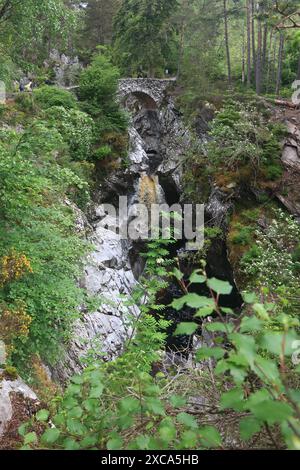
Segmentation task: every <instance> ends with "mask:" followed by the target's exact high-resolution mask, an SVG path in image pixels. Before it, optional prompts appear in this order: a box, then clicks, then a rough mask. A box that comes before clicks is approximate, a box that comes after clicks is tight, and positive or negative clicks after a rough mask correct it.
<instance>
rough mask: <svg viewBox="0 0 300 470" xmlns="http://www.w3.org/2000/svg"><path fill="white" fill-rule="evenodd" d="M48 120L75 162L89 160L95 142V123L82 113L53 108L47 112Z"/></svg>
mask: <svg viewBox="0 0 300 470" xmlns="http://www.w3.org/2000/svg"><path fill="white" fill-rule="evenodd" d="M47 118H48V120H49V121H50V123H52V124H53V125H54V126H56V128H57V129H58V130H59V132H60V133H61V135H62V136H63V138H64V140H65V141H66V142H67V143H68V145H69V148H70V156H71V158H72V159H73V160H78V161H82V160H87V159H88V158H89V157H90V154H91V151H92V144H93V141H94V122H93V120H92V119H91V118H90V117H89V116H88V115H87V114H86V113H83V112H82V111H79V110H77V109H69V110H68V109H65V108H64V107H63V106H53V107H52V108H51V109H49V110H47Z"/></svg>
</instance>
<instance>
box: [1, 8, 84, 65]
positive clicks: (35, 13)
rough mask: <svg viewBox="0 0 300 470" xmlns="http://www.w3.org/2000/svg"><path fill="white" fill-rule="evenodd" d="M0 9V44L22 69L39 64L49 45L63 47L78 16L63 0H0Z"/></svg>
mask: <svg viewBox="0 0 300 470" xmlns="http://www.w3.org/2000/svg"><path fill="white" fill-rule="evenodd" d="M0 12H1V28H0V39H1V44H3V45H4V49H5V50H6V51H9V56H10V57H11V58H12V60H13V61H14V62H15V63H17V64H18V65H20V66H21V67H22V68H23V70H32V69H34V67H35V66H38V65H42V64H43V61H44V60H45V59H48V55H49V48H50V47H51V48H55V47H60V49H64V48H65V47H67V45H68V39H70V31H72V30H76V28H77V24H78V23H77V22H78V16H79V15H78V10H76V9H74V8H72V7H71V5H69V6H67V4H66V2H64V1H63V0H39V1H38V2H37V1H36V0H27V1H26V2H20V1H17V0H1V1H0Z"/></svg>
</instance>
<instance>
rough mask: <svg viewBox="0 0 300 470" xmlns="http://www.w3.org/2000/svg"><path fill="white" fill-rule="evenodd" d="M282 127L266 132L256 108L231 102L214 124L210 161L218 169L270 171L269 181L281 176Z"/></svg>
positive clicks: (261, 117) (268, 173)
mask: <svg viewBox="0 0 300 470" xmlns="http://www.w3.org/2000/svg"><path fill="white" fill-rule="evenodd" d="M282 132H283V131H282V128H280V129H279V128H278V127H276V128H274V127H273V128H272V126H270V127H269V128H267V129H266V125H265V122H264V118H263V115H262V113H260V112H259V111H258V110H257V109H256V108H255V107H254V106H252V105H247V104H244V103H239V102H230V101H229V102H228V103H226V104H225V105H224V107H223V109H222V110H221V111H220V112H219V113H217V116H216V118H215V120H214V121H213V125H212V131H211V132H210V136H211V138H212V141H211V142H210V143H209V144H208V159H209V161H210V162H212V163H213V164H214V165H215V166H216V167H218V166H219V167H221V166H224V167H225V168H227V169H229V170H231V171H232V170H236V169H237V168H241V167H243V166H245V165H250V168H252V169H255V170H256V171H257V170H259V169H260V170H261V171H265V172H266V178H268V179H271V180H273V179H276V178H278V177H280V176H281V174H282V170H281V168H282V167H281V165H280V153H281V146H280V139H281V138H282Z"/></svg>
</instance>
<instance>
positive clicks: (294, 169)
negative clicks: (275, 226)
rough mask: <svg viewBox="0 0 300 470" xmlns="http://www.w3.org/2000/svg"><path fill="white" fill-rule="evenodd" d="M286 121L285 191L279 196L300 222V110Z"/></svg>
mask: <svg viewBox="0 0 300 470" xmlns="http://www.w3.org/2000/svg"><path fill="white" fill-rule="evenodd" d="M284 122H285V124H286V126H287V130H288V136H287V138H286V140H285V142H284V147H283V152H282V163H283V165H284V168H285V173H284V176H283V181H282V187H283V188H284V192H278V193H277V198H278V199H279V200H280V202H281V203H282V204H283V205H284V206H285V207H286V209H287V210H288V211H289V212H290V213H291V214H292V215H293V216H294V217H295V218H296V219H297V220H299V222H300V111H299V110H296V111H293V113H292V115H289V116H287V118H286V119H284Z"/></svg>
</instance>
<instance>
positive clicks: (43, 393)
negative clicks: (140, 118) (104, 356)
mask: <svg viewBox="0 0 300 470" xmlns="http://www.w3.org/2000/svg"><path fill="white" fill-rule="evenodd" d="M53 51H58V52H59V54H58V56H60V55H61V54H65V55H66V56H68V57H73V58H74V57H76V56H77V57H78V59H79V64H81V65H82V67H78V70H77V72H75V73H74V74H73V75H72V76H70V80H69V81H70V85H75V87H76V96H75V93H72V92H70V91H69V90H68V89H67V88H66V87H65V88H62V87H59V86H56V84H55V78H56V77H55V65H56V64H55V62H56V59H55V57H56V58H57V54H56V55H55V52H53ZM24 77H28V79H29V81H32V82H33V84H34V88H33V91H29V92H22V93H21V92H19V83H20V80H22V79H23V78H24ZM124 77H140V78H147V77H155V78H173V77H176V78H177V82H176V86H175V89H174V90H173V95H174V96H173V98H174V102H175V103H176V106H177V108H178V110H180V116H182V117H183V119H184V122H185V125H186V126H187V128H188V129H189V131H190V133H191V136H192V138H191V145H190V149H189V152H187V154H186V155H184V157H183V169H184V170H183V194H182V202H201V203H203V202H207V201H208V200H209V197H210V195H211V192H212V189H213V188H215V189H216V188H217V189H218V190H219V191H220V192H221V193H222V194H223V196H224V200H225V201H226V202H228V201H230V203H231V205H232V208H233V209H232V211H231V212H230V213H229V214H228V217H227V229H226V233H224V231H222V230H221V229H220V227H216V226H214V225H209V226H208V227H207V228H206V242H205V246H204V249H203V250H201V251H200V252H199V253H197V255H195V259H193V265H194V266H195V263H196V264H197V270H196V272H195V273H189V277H188V278H186V276H184V275H183V274H182V273H181V272H180V268H181V266H180V265H178V261H177V259H173V258H172V257H170V252H171V250H170V245H172V240H171V241H170V240H169V241H166V240H160V241H152V242H150V243H149V245H148V249H147V252H146V253H145V254H144V256H145V258H146V260H147V264H146V266H147V267H146V270H145V273H144V275H143V277H142V279H141V281H140V284H139V288H138V289H137V291H136V292H134V293H133V295H132V298H130V299H128V303H129V304H132V305H139V306H140V308H141V312H142V313H141V315H140V317H139V319H138V322H137V323H134V331H135V333H136V334H135V337H134V339H133V338H131V340H130V341H129V342H128V344H127V345H126V347H125V349H124V354H123V355H122V356H121V357H120V358H118V359H116V360H115V361H112V362H111V363H108V364H104V363H103V361H102V360H101V358H100V359H99V351H98V353H97V354H95V351H91V354H90V356H89V357H88V358H86V363H85V365H86V366H87V367H86V369H85V371H84V372H83V374H82V375H77V376H75V377H74V378H73V379H72V381H71V382H70V384H69V385H68V387H67V388H64V387H62V386H61V384H60V385H59V384H56V383H53V382H52V381H51V380H50V378H49V376H48V375H47V374H46V372H45V369H44V364H47V365H50V366H51V367H55V364H56V362H57V360H58V359H59V358H60V357H61V355H62V354H63V350H64V348H65V347H67V345H68V342H69V341H70V339H71V337H72V326H73V324H74V321H75V320H76V318H78V315H80V312H79V310H78V306H79V305H85V308H86V310H87V311H93V310H94V311H95V309H96V308H97V306H98V304H99V299H97V298H91V297H88V295H87V293H86V291H84V290H83V289H81V288H80V286H79V285H78V282H77V279H78V278H79V277H80V275H81V273H82V270H83V265H84V258H85V256H86V254H87V253H89V252H90V251H91V249H92V248H91V246H90V244H89V243H87V242H86V241H85V239H83V237H82V236H81V235H80V234H79V233H78V232H77V231H76V230H75V219H76V217H75V215H76V210H77V211H78V210H81V211H83V212H87V213H88V208H89V205H90V203H91V201H93V198H94V197H95V192H96V190H97V188H98V186H99V184H100V183H101V182H102V181H103V180H104V179H105V178H109V177H110V175H112V174H115V172H118V171H119V172H122V171H124V170H125V169H126V167H127V165H128V162H127V154H128V126H129V122H130V117H129V116H128V114H127V113H125V112H124V110H123V109H121V107H120V105H119V104H118V102H117V100H116V93H117V87H118V79H119V78H124ZM0 80H2V81H3V82H4V83H5V85H6V91H7V100H6V102H5V103H3V104H1V105H0V122H1V127H0V338H1V339H2V340H3V341H4V343H5V346H6V351H7V358H6V362H5V364H3V365H2V369H1V370H2V372H1V374H0V381H1V380H12V379H14V378H16V377H17V376H18V375H20V376H21V377H22V379H23V380H25V381H26V383H27V384H29V385H30V386H31V387H32V388H33V389H34V390H35V391H36V392H37V394H38V396H39V398H40V400H41V403H42V405H41V406H40V407H39V408H40V409H39V411H38V412H37V413H36V414H34V413H33V415H32V416H31V417H30V420H28V419H27V420H26V419H25V418H26V415H25V416H24V415H23V414H22V413H21V414H20V416H14V419H15V421H14V423H15V424H14V427H13V429H12V430H11V434H9V438H8V440H6V441H5V442H4V443H3V444H2V443H1V441H0V448H1V447H3V448H6V447H9V448H16V447H20V446H22V445H23V448H25V449H30V448H34V449H37V448H58V449H68V450H72V449H143V450H145V449H169V448H170V449H199V448H200V449H207V448H213V449H227V448H241V449H246V448H265V447H266V448H276V449H282V448H290V449H298V450H299V449H300V408H299V402H300V392H299V372H300V370H299V365H298V356H295V354H296V353H297V352H299V351H298V349H297V345H299V312H300V281H299V273H300V245H299V236H300V226H299V217H298V218H297V217H296V214H295V213H294V212H293V210H291V211H290V212H292V214H290V213H289V211H288V210H286V209H287V208H288V207H293V208H294V207H299V206H298V205H297V204H299V203H300V202H299V191H300V190H299V181H300V172H299V168H298V167H292V170H291V169H290V168H289V169H287V168H286V167H284V165H283V162H282V159H281V156H282V145H283V142H284V140H285V139H288V138H289V139H292V145H293V146H294V147H295V148H299V147H300V144H299V141H300V138H299V135H300V134H299V133H300V117H299V110H298V109H297V106H296V105H295V104H293V103H292V101H291V97H292V94H293V92H294V91H295V90H294V89H293V88H292V84H293V82H294V81H295V80H300V2H299V1H298V0H278V1H276V0H151V1H150V0H123V1H122V0H87V1H85V2H82V1H79V0H74V1H73V0H25V1H24V0H0ZM296 88H297V85H296ZM298 88H299V87H298ZM203 113H204V114H203ZM203 116H204V126H203ZM287 120H288V121H289V122H290V123H293V125H294V126H295V128H293V129H294V134H293V135H291V134H289V135H288V133H287V127H286V123H287ZM203 133H204V134H205V139H203ZM199 134H201V135H200V137H201V139H202V140H201V144H200V143H199ZM297 168H298V169H297ZM280 198H281V199H280ZM279 199H280V200H281V201H285V202H286V201H288V202H286V204H279V203H278V200H279ZM74 211H75V214H74ZM298 215H299V214H298ZM216 240H217V242H219V241H220V240H221V243H226V244H227V245H226V246H227V248H228V254H229V255H228V256H229V261H230V263H231V265H232V267H233V270H234V275H235V278H236V282H237V284H238V287H239V290H240V293H241V296H242V297H241V298H243V306H242V307H241V309H240V310H239V311H238V312H237V311H236V310H234V309H231V308H229V307H228V306H224V304H223V305H222V302H220V299H222V296H226V295H230V294H231V293H232V286H230V284H229V283H228V281H226V280H225V279H223V280H217V279H215V278H213V279H208V278H207V272H206V271H205V260H206V259H207V254H208V253H209V250H211V249H212V247H214V246H215V245H214V244H215V243H216ZM156 260H160V262H159V263H157V262H156ZM185 274H186V273H185ZM174 280H175V281H174ZM170 282H176V283H177V285H178V286H179V287H180V289H181V294H182V297H181V298H175V299H173V298H171V299H170V302H171V303H172V308H173V310H174V311H175V312H178V315H180V313H179V312H180V311H181V310H182V309H184V308H189V309H190V310H191V309H192V310H193V312H194V313H195V319H194V320H193V318H192V320H193V321H189V322H181V323H179V324H178V325H177V329H176V332H175V335H177V336H181V337H182V336H183V337H186V336H191V335H193V334H194V333H196V332H197V331H199V325H201V324H202V322H203V321H204V319H206V318H207V317H208V316H211V317H212V320H211V322H209V324H208V326H207V329H208V330H209V331H210V333H211V334H213V335H214V340H215V342H214V344H213V345H212V347H204V346H203V345H202V347H200V348H199V349H198V351H196V352H195V355H196V359H195V360H196V362H199V363H200V364H201V365H200V367H199V368H197V367H194V368H190V369H188V368H185V367H179V366H178V365H176V363H174V364H173V365H172V366H171V367H170V368H169V369H168V370H167V372H166V371H165V369H163V366H162V362H163V361H162V359H161V358H162V357H163V351H164V349H165V342H166V331H167V329H168V327H169V326H170V325H169V323H168V321H167V320H166V319H165V318H164V315H163V312H164V308H165V307H166V305H161V302H160V297H161V292H163V291H164V290H166V289H167V286H168V285H169V284H170ZM195 285H196V286H199V285H203V286H204V287H203V292H202V294H201V295H199V292H198V291H195V289H193V286H195ZM246 292H247V293H246ZM145 293H147V296H148V299H147V302H144V299H145ZM177 297H178V296H177ZM153 313H155V314H153ZM297 341H298V342H297ZM295 345H296V346H295ZM0 365H1V364H0ZM177 366H178V367H177ZM157 371H158V372H157ZM195 397H196V398H195ZM199 397H200V398H201V400H202V401H201V400H200V398H199ZM196 399H198V402H197V400H196ZM193 400H194V401H193ZM195 400H196V401H195ZM199 400H200V401H199ZM203 400H204V403H205V404H204V405H203V406H204V408H203V407H202V408H201V406H202V405H201V403H202V402H203ZM199 403H200V405H201V406H200V405H199ZM203 409H204V411H203ZM27 418H28V417H27ZM50 418H51V423H52V424H51V425H49V419H50ZM53 423H54V425H53ZM19 425H20V428H19V430H18V427H19Z"/></svg>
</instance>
